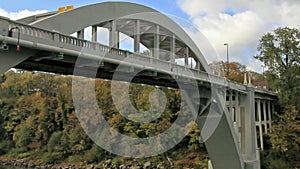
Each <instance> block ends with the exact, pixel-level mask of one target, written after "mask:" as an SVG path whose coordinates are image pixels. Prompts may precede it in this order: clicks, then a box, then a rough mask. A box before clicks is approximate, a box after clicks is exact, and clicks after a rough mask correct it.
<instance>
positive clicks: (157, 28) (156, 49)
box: [153, 25, 160, 59]
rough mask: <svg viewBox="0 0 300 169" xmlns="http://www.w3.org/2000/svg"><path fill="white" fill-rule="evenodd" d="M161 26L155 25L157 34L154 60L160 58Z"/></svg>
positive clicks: (155, 35) (155, 36)
mask: <svg viewBox="0 0 300 169" xmlns="http://www.w3.org/2000/svg"><path fill="white" fill-rule="evenodd" d="M159 37H160V36H159V25H155V34H154V44H153V46H154V49H153V50H154V53H153V54H154V58H157V59H158V58H159V43H160V42H159Z"/></svg>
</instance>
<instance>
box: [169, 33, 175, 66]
mask: <svg viewBox="0 0 300 169" xmlns="http://www.w3.org/2000/svg"><path fill="white" fill-rule="evenodd" d="M175 42H176V35H175V34H172V36H171V37H170V62H172V63H175V56H176V53H175V51H176V44H175Z"/></svg>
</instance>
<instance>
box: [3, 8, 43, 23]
mask: <svg viewBox="0 0 300 169" xmlns="http://www.w3.org/2000/svg"><path fill="white" fill-rule="evenodd" d="M45 12H47V11H46V10H36V11H29V10H27V9H25V10H21V11H18V12H7V11H5V10H3V9H1V8H0V16H4V17H7V18H10V19H12V20H18V19H21V18H25V17H27V16H32V15H36V14H40V13H45Z"/></svg>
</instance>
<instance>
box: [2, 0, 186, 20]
mask: <svg viewBox="0 0 300 169" xmlns="http://www.w3.org/2000/svg"><path fill="white" fill-rule="evenodd" d="M118 1H125V2H132V3H138V4H143V5H145V6H149V7H151V8H154V9H157V10H159V11H160V12H163V13H166V14H173V15H176V16H179V17H182V18H186V19H187V18H188V15H187V14H186V13H185V12H183V11H182V10H181V9H180V7H179V6H178V5H177V3H176V1H175V0H118ZM101 2H105V1H104V0H9V1H4V0H1V1H0V8H2V9H4V10H6V11H9V12H17V11H20V10H24V9H28V10H30V11H35V10H48V11H54V10H57V9H58V8H59V7H64V6H68V5H74V7H79V6H84V5H88V4H94V3H101Z"/></svg>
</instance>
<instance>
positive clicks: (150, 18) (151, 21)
mask: <svg viewBox="0 0 300 169" xmlns="http://www.w3.org/2000/svg"><path fill="white" fill-rule="evenodd" d="M86 28H90V29H91V35H89V37H90V40H85V38H86V37H85V34H86V33H84V32H85V31H86V30H87V29H86ZM100 28H101V29H102V28H103V29H106V30H107V32H108V39H109V40H108V44H107V45H104V44H101V43H99V41H98V38H99V36H100V35H99V29H100ZM121 34H122V35H123V36H126V37H129V38H131V39H132V43H133V44H132V46H133V50H132V51H128V50H126V49H121V42H120V36H121ZM71 35H72V36H71ZM74 36H76V37H74ZM0 43H1V46H0V66H1V67H0V73H4V72H5V71H7V70H8V69H10V68H19V69H25V70H34V71H36V70H37V71H45V72H53V73H59V74H67V75H73V74H74V69H76V68H80V71H79V74H77V75H81V76H87V77H90V76H91V77H93V76H94V77H97V78H105V79H113V77H114V74H115V72H117V71H118V72H121V74H124V76H127V75H130V74H134V75H135V77H134V78H133V80H132V81H133V82H135V83H145V84H150V85H158V86H168V87H175V88H180V87H179V86H178V84H176V82H178V81H180V82H181V83H183V84H184V86H185V87H184V90H186V91H188V90H191V87H189V86H190V85H191V83H192V82H191V81H195V82H196V84H197V88H198V90H199V94H200V97H193V96H192V94H191V93H193V91H190V94H191V95H190V96H189V97H190V98H191V100H192V104H191V105H192V107H193V108H194V110H195V111H196V112H197V113H198V114H199V115H198V118H197V124H198V126H202V128H201V127H200V128H201V129H202V130H205V126H203V125H204V124H203V123H204V122H205V121H207V120H209V118H211V116H209V115H208V112H209V108H208V107H210V106H212V105H213V104H214V103H213V102H214V101H219V99H218V98H215V95H214V93H215V92H216V91H219V92H216V93H218V95H217V96H219V95H220V96H221V97H224V98H226V102H224V104H225V105H224V106H225V107H226V108H225V109H223V108H222V106H221V107H218V108H217V109H215V110H214V111H216V113H219V114H220V119H219V121H218V123H217V124H212V125H215V126H214V127H215V130H214V132H213V133H212V134H211V135H210V137H209V138H207V139H205V140H203V141H204V143H205V145H206V148H207V151H208V153H209V157H210V159H211V163H210V167H211V168H214V169H259V168H260V157H259V151H260V149H259V148H261V149H263V133H267V132H268V129H269V128H270V127H271V117H272V113H273V112H274V111H275V101H276V100H277V96H276V94H275V93H273V92H270V91H267V90H262V89H258V88H255V87H254V86H252V85H251V83H247V81H248V80H247V79H245V84H238V83H235V82H231V81H227V80H226V79H225V78H223V77H219V76H216V75H212V74H211V72H210V70H209V67H208V64H207V63H206V61H205V58H204V56H203V54H202V53H201V51H200V50H199V49H198V47H197V45H196V44H195V43H194V42H193V40H192V39H191V38H190V37H189V36H188V35H187V33H186V32H185V31H184V30H183V29H182V28H181V27H180V26H179V25H178V24H176V23H175V22H174V21H173V20H171V19H170V18H168V17H167V16H165V15H163V14H161V13H159V12H158V11H156V10H154V9H151V8H148V7H145V6H141V5H137V4H132V3H124V2H107V3H100V4H94V5H88V6H83V7H80V8H76V9H72V10H68V11H64V12H51V13H47V14H43V15H36V16H31V17H27V18H23V19H20V20H18V21H12V20H10V19H8V18H3V17H1V18H0ZM143 49H147V50H148V52H149V53H148V54H147V55H145V54H143V51H142V50H143ZM79 58H80V59H81V62H80V63H78V59H79ZM93 70H96V72H95V74H94V75H92V74H91V71H93ZM116 80H127V79H122V76H119V79H116ZM249 81H250V80H249ZM222 89H223V90H222ZM212 121H213V120H212ZM208 122H209V121H208ZM257 136H259V141H258V142H257ZM201 137H205V136H204V135H201Z"/></svg>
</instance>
